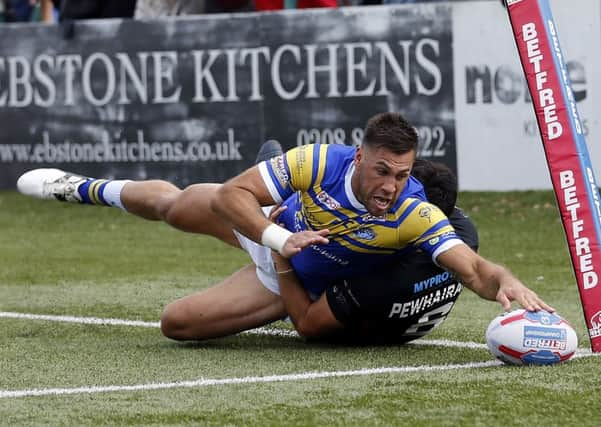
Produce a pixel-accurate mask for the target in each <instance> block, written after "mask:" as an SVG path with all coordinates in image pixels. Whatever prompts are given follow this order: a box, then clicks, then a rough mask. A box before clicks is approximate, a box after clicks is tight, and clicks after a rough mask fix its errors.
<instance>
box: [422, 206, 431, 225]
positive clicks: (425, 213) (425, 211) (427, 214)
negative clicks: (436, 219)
mask: <svg viewBox="0 0 601 427" xmlns="http://www.w3.org/2000/svg"><path fill="white" fill-rule="evenodd" d="M419 216H420V217H421V218H428V221H429V222H432V218H431V216H432V208H430V207H429V206H424V207H423V208H421V209H420V210H419Z"/></svg>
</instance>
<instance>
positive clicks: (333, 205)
mask: <svg viewBox="0 0 601 427" xmlns="http://www.w3.org/2000/svg"><path fill="white" fill-rule="evenodd" d="M317 200H319V201H320V202H321V203H322V204H324V205H325V206H326V207H327V208H328V209H332V210H336V209H340V203H339V202H338V201H337V200H336V199H335V198H333V197H332V196H330V195H329V194H328V193H326V192H325V191H321V192H319V193H318V194H317Z"/></svg>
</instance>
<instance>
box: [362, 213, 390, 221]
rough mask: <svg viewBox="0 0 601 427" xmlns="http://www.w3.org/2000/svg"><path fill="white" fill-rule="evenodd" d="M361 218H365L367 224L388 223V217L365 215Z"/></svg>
mask: <svg viewBox="0 0 601 427" xmlns="http://www.w3.org/2000/svg"><path fill="white" fill-rule="evenodd" d="M361 218H363V221H365V222H369V221H373V222H376V221H377V222H383V221H386V215H380V216H375V215H372V214H369V213H368V214H364V215H361Z"/></svg>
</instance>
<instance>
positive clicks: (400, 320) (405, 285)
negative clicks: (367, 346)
mask: <svg viewBox="0 0 601 427" xmlns="http://www.w3.org/2000/svg"><path fill="white" fill-rule="evenodd" d="M449 219H450V221H451V224H452V225H453V227H454V228H455V231H456V233H457V235H458V236H459V237H460V238H461V239H463V241H464V242H465V243H466V244H468V245H469V246H470V247H472V249H474V250H477V248H478V233H477V231H476V227H475V226H474V224H473V223H472V222H471V220H470V219H469V218H467V217H466V216H465V215H464V214H463V213H462V212H461V211H460V210H459V209H455V211H454V212H453V214H452V215H451V216H450V218H449ZM462 288H463V287H462V286H461V284H460V283H459V282H458V281H457V280H456V279H455V277H454V276H453V275H452V274H451V273H449V272H447V271H445V270H443V269H441V268H440V267H438V266H436V265H435V264H434V263H433V262H432V260H431V259H430V257H429V256H428V255H425V254H423V253H415V254H413V255H411V256H410V257H405V258H403V259H402V260H400V261H397V262H395V264H394V265H390V266H387V267H386V268H382V269H380V270H379V271H374V272H373V274H370V275H368V276H363V277H357V278H353V279H348V280H344V281H342V282H340V283H337V284H335V285H333V286H330V287H329V288H328V289H327V290H326V297H327V301H328V304H329V306H330V309H331V310H332V312H333V313H334V316H336V319H338V321H340V322H341V323H342V324H344V326H345V327H344V329H343V331H342V332H340V333H336V334H335V335H333V336H329V337H327V339H328V340H329V341H331V340H335V341H342V342H353V343H362V342H363V343H404V342H407V341H411V340H413V339H416V338H419V337H422V336H424V335H425V334H427V333H428V332H430V331H431V330H432V329H433V328H434V327H436V326H437V325H439V324H440V323H442V322H443V321H444V319H445V318H446V317H447V316H448V314H449V312H450V311H451V309H452V308H453V305H454V304H455V301H457V298H458V297H459V295H460V293H461V290H462Z"/></svg>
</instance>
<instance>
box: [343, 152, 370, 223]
mask: <svg viewBox="0 0 601 427" xmlns="http://www.w3.org/2000/svg"><path fill="white" fill-rule="evenodd" d="M354 173H355V162H352V163H351V164H350V165H349V167H348V169H347V170H346V174H345V175H344V192H345V193H346V197H347V198H348V200H349V202H351V205H353V207H354V208H355V209H359V210H361V211H365V212H367V209H366V208H365V206H363V203H361V202H360V201H359V200H358V199H357V197H356V196H355V193H353V187H352V186H351V178H352V177H353V174H354Z"/></svg>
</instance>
